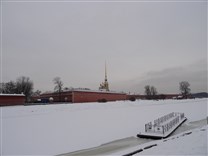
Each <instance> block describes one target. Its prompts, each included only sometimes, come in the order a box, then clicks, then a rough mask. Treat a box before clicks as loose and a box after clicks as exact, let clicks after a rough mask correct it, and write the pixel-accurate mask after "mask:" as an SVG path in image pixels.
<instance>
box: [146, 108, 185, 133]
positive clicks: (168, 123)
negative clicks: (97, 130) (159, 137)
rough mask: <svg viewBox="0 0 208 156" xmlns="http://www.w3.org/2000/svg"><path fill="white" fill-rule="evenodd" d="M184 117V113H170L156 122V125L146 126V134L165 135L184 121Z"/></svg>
mask: <svg viewBox="0 0 208 156" xmlns="http://www.w3.org/2000/svg"><path fill="white" fill-rule="evenodd" d="M184 117H185V115H184V113H175V112H172V113H169V114H167V115H165V116H162V117H160V118H158V119H156V120H154V124H152V122H149V123H147V124H145V132H148V133H149V132H150V133H159V134H165V133H166V132H168V131H169V130H170V129H172V127H174V126H175V125H176V124H178V123H179V122H180V121H181V120H182V119H184Z"/></svg>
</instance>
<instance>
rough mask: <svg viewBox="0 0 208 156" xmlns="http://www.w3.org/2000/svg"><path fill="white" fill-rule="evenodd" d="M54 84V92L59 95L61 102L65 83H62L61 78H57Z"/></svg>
mask: <svg viewBox="0 0 208 156" xmlns="http://www.w3.org/2000/svg"><path fill="white" fill-rule="evenodd" d="M53 82H54V84H55V87H54V91H56V92H58V93H59V101H61V92H62V89H63V82H62V81H61V78H60V77H55V78H54V79H53Z"/></svg>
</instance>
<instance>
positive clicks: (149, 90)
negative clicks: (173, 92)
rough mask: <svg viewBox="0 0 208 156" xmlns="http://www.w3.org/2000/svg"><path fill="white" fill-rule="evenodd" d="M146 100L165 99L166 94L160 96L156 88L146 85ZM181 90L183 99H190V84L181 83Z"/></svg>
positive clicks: (186, 82)
mask: <svg viewBox="0 0 208 156" xmlns="http://www.w3.org/2000/svg"><path fill="white" fill-rule="evenodd" d="M144 89H145V92H144V93H145V95H146V99H149V100H150V99H165V98H166V97H165V94H158V92H157V89H156V88H155V87H154V86H150V85H146V86H145V87H144ZM179 90H180V92H181V95H182V98H188V97H189V96H190V95H191V89H190V83H189V82H188V81H181V82H180V83H179Z"/></svg>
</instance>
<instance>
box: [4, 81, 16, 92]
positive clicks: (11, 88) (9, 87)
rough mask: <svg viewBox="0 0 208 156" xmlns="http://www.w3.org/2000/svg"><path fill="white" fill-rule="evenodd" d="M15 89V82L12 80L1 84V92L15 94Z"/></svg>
mask: <svg viewBox="0 0 208 156" xmlns="http://www.w3.org/2000/svg"><path fill="white" fill-rule="evenodd" d="M16 90H17V87H16V83H15V82H14V81H10V82H7V83H4V84H3V91H2V92H3V93H6V94H15V93H16Z"/></svg>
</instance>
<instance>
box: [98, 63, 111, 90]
mask: <svg viewBox="0 0 208 156" xmlns="http://www.w3.org/2000/svg"><path fill="white" fill-rule="evenodd" d="M99 90H105V91H109V84H108V79H107V67H106V62H105V81H104V82H103V83H101V84H100V87H99Z"/></svg>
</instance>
